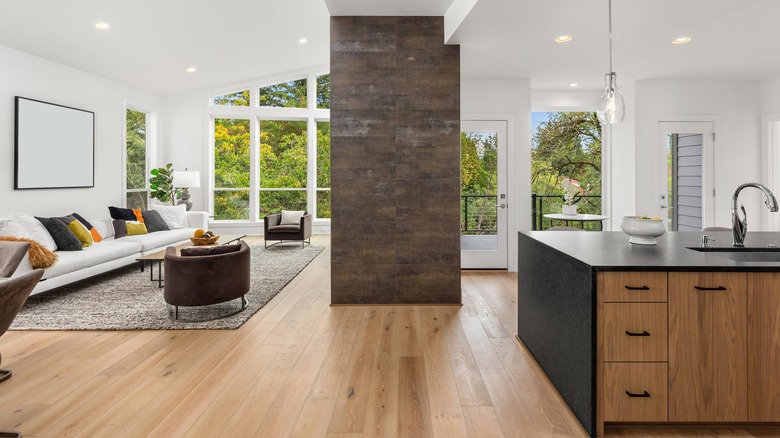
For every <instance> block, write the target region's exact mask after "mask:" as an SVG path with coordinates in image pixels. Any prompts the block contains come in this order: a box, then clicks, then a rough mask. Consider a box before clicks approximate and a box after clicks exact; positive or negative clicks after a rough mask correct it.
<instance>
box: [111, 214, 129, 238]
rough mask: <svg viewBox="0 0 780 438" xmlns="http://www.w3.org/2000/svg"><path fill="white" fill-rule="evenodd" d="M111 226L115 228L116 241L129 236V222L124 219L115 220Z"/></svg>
mask: <svg viewBox="0 0 780 438" xmlns="http://www.w3.org/2000/svg"><path fill="white" fill-rule="evenodd" d="M111 224H112V225H113V226H114V239H119V238H122V237H125V236H127V222H125V221H124V220H122V219H114V220H113V221H111Z"/></svg>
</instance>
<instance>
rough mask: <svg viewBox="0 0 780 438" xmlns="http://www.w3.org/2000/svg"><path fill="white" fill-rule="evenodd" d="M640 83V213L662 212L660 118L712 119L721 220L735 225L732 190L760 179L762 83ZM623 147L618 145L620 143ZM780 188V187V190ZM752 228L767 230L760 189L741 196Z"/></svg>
mask: <svg viewBox="0 0 780 438" xmlns="http://www.w3.org/2000/svg"><path fill="white" fill-rule="evenodd" d="M635 87H636V103H635V107H636V161H635V167H634V168H635V171H636V175H635V178H634V181H636V212H637V213H643V214H648V215H651V214H652V215H660V209H659V205H660V203H659V200H658V199H656V198H657V187H658V186H659V184H660V176H659V172H658V169H659V166H660V163H659V161H660V158H659V150H658V149H659V147H660V139H659V138H658V122H659V120H664V119H669V118H673V119H674V120H676V121H683V120H686V118H687V117H691V120H694V121H701V120H712V121H714V122H715V130H716V134H717V140H716V142H715V143H714V173H715V176H714V179H715V181H714V186H715V191H716V196H715V223H714V225H719V226H730V225H731V194H732V191H733V190H734V188H735V187H736V186H738V185H739V184H742V183H744V182H748V181H760V180H761V179H762V170H761V150H762V148H761V135H760V118H761V117H760V116H761V114H760V106H761V99H760V95H759V83H758V82H729V81H637V82H636V83H635ZM616 147H617V146H616ZM778 191H780V188H778ZM740 202H741V203H744V204H745V208H746V210H747V213H748V221H749V224H750V229H751V230H760V229H763V228H762V225H763V222H764V220H763V218H764V216H765V213H764V211H763V210H764V207H763V205H762V202H761V198H760V193H758V191H756V190H748V191H745V192H742V195H740Z"/></svg>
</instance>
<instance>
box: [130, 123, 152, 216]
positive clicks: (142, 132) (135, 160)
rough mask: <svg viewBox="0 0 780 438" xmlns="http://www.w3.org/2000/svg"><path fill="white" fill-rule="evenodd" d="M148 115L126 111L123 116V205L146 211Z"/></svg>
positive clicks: (147, 196) (147, 194) (147, 192)
mask: <svg viewBox="0 0 780 438" xmlns="http://www.w3.org/2000/svg"><path fill="white" fill-rule="evenodd" d="M147 125H148V113H146V112H143V111H136V110H133V109H129V108H128V109H127V110H126V114H125V129H126V131H125V205H126V206H127V208H141V209H144V210H146V207H147V204H148V199H149V190H148V188H147V178H146V176H147V174H148V171H147V165H148V161H147V156H148V155H149V154H148V141H147V135H148V129H147Z"/></svg>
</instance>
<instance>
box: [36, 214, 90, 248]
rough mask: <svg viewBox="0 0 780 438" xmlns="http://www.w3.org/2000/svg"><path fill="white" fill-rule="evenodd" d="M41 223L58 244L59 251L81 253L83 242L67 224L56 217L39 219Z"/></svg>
mask: <svg viewBox="0 0 780 438" xmlns="http://www.w3.org/2000/svg"><path fill="white" fill-rule="evenodd" d="M35 219H38V221H40V223H42V224H43V226H44V227H46V231H48V232H49V234H51V238H52V239H54V243H56V244H57V250H58V251H81V249H82V248H81V241H80V240H79V238H78V237H76V235H75V234H73V231H71V230H70V228H68V226H67V225H65V223H64V222H63V221H62V220H60V219H59V218H56V217H38V216H36V217H35Z"/></svg>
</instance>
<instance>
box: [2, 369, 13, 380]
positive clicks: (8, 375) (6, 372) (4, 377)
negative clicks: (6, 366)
mask: <svg viewBox="0 0 780 438" xmlns="http://www.w3.org/2000/svg"><path fill="white" fill-rule="evenodd" d="M12 375H13V373H12V372H11V370H0V382H5V381H6V380H8V379H10V378H11V376H12Z"/></svg>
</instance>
